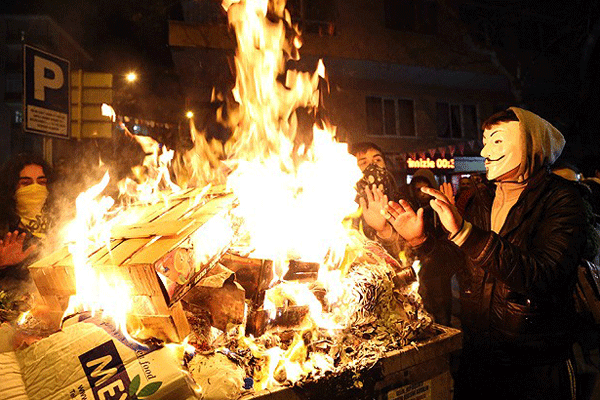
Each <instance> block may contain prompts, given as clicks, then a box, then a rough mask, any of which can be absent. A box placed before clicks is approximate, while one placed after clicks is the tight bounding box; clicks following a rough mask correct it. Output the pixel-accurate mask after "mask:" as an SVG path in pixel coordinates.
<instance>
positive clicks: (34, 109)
mask: <svg viewBox="0 0 600 400" xmlns="http://www.w3.org/2000/svg"><path fill="white" fill-rule="evenodd" d="M23 63H24V65H23V81H24V96H23V111H24V113H25V118H24V129H25V131H27V132H30V133H37V134H40V135H45V136H52V137H59V138H64V139H68V138H69V137H70V126H69V125H70V121H71V118H70V115H69V111H70V106H71V102H70V97H69V96H70V88H69V85H70V82H71V79H70V71H69V69H70V64H69V61H68V60H65V59H62V58H59V57H57V56H55V55H52V54H49V53H46V52H44V51H42V50H39V49H36V48H34V47H31V46H29V45H24V47H23Z"/></svg>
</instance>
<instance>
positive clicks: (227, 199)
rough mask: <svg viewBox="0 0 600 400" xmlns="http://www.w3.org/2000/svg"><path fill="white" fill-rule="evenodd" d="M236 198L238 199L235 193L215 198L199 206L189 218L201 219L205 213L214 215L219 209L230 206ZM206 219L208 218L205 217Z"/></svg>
mask: <svg viewBox="0 0 600 400" xmlns="http://www.w3.org/2000/svg"><path fill="white" fill-rule="evenodd" d="M235 199H236V197H235V196H234V195H233V194H231V195H227V196H223V197H219V198H216V199H213V200H211V201H210V202H208V203H206V204H205V205H204V206H202V207H200V208H198V209H197V210H196V211H194V212H193V213H192V214H191V215H190V216H189V218H193V219H200V218H202V217H203V216H204V215H209V216H213V215H215V214H217V213H218V212H219V211H222V210H224V209H227V208H230V207H231V205H232V204H233V202H234V201H235ZM204 219H205V221H206V220H208V219H206V218H204Z"/></svg>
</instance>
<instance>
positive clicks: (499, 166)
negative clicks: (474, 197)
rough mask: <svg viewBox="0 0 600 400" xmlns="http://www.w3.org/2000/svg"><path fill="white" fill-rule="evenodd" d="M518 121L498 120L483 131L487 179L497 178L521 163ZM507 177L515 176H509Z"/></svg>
mask: <svg viewBox="0 0 600 400" xmlns="http://www.w3.org/2000/svg"><path fill="white" fill-rule="evenodd" d="M520 136H521V132H520V130H519V121H509V122H500V123H498V124H496V125H494V126H492V127H491V128H490V129H486V130H485V131H483V149H482V150H481V156H482V157H483V158H485V169H486V173H487V178H488V179H489V180H494V179H497V178H499V177H501V176H503V175H505V174H506V173H508V172H511V171H513V170H515V173H516V171H518V170H517V169H516V168H517V167H518V166H519V165H521V160H522V155H523V149H522V147H521V140H520ZM507 178H509V179H515V178H516V177H514V176H510V177H507Z"/></svg>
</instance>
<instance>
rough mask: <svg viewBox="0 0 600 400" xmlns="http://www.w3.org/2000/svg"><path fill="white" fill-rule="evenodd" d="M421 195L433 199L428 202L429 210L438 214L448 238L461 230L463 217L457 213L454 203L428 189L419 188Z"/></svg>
mask: <svg viewBox="0 0 600 400" xmlns="http://www.w3.org/2000/svg"><path fill="white" fill-rule="evenodd" d="M421 190H422V191H423V193H425V194H428V195H430V196H432V197H433V199H432V200H430V201H429V204H431V208H433V210H434V211H435V212H436V213H437V214H438V216H439V217H440V221H441V223H442V225H444V228H446V230H447V231H448V232H450V236H455V235H456V234H457V233H458V231H460V229H461V228H462V224H463V217H462V216H461V215H460V213H459V212H458V209H457V208H456V206H455V205H454V203H453V202H452V201H451V200H450V199H449V198H448V197H447V196H446V195H445V194H444V193H442V192H440V191H439V190H435V189H432V188H428V187H423V188H421Z"/></svg>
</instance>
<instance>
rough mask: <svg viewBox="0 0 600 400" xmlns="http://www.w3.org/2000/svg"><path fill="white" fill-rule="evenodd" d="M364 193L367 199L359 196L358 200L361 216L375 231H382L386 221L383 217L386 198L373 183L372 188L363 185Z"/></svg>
mask: <svg viewBox="0 0 600 400" xmlns="http://www.w3.org/2000/svg"><path fill="white" fill-rule="evenodd" d="M365 194H366V195H367V199H366V200H365V199H364V197H360V199H359V200H358V201H359V203H360V206H361V207H362V210H363V211H362V212H363V218H364V219H365V222H366V223H367V225H369V226H370V227H371V228H373V229H375V231H377V232H378V233H379V232H383V231H385V229H386V225H387V221H386V219H385V216H384V214H385V206H386V204H387V201H388V198H387V196H386V195H385V194H383V191H382V190H381V188H378V187H377V186H375V185H373V187H372V189H370V188H369V186H366V187H365Z"/></svg>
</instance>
